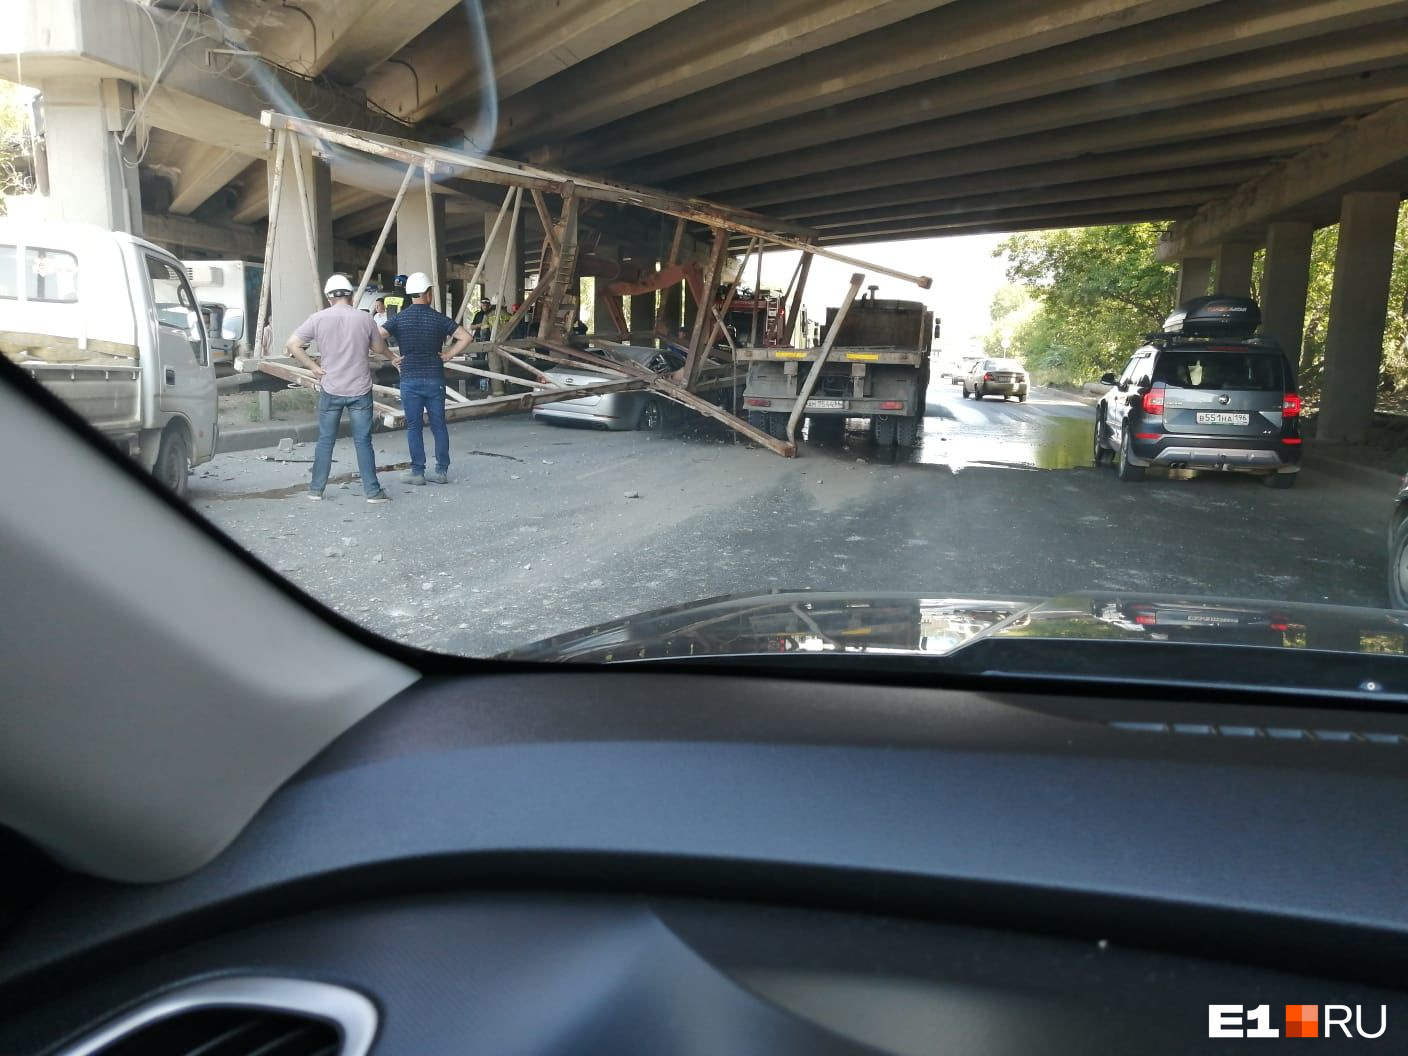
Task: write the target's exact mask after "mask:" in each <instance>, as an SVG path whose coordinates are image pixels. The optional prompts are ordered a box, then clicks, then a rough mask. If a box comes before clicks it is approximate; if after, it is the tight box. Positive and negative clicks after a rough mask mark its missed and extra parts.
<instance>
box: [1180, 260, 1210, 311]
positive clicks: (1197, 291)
mask: <svg viewBox="0 0 1408 1056" xmlns="http://www.w3.org/2000/svg"><path fill="white" fill-rule="evenodd" d="M1211 282H1212V258H1211V257H1184V258H1183V259H1182V260H1180V261H1179V262H1178V303H1179V304H1183V303H1184V302H1185V301H1191V300H1192V299H1193V298H1194V297H1206V296H1207V295H1208V286H1209V285H1210V284H1211Z"/></svg>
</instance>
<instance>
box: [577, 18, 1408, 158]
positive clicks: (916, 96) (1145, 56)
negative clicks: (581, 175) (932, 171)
mask: <svg viewBox="0 0 1408 1056" xmlns="http://www.w3.org/2000/svg"><path fill="white" fill-rule="evenodd" d="M1405 12H1408V5H1405V4H1403V3H1402V0H1350V2H1349V3H1342V2H1339V0H1315V2H1313V3H1297V4H1288V3H1285V2H1284V0H1252V2H1251V3H1239V4H1234V5H1219V6H1214V7H1212V8H1208V9H1206V10H1204V11H1200V12H1198V14H1197V15H1196V17H1190V18H1183V19H1163V20H1160V21H1157V22H1153V23H1144V24H1140V25H1136V26H1133V27H1131V28H1128V29H1122V30H1118V31H1115V32H1112V33H1107V34H1101V35H1098V36H1094V37H1091V38H1089V39H1084V40H1080V41H1077V42H1075V43H1073V44H1070V45H1067V46H1065V47H1061V48H1055V49H1048V50H1046V51H1043V52H1039V53H1037V54H1034V55H1029V56H1026V57H1024V58H1022V59H1019V60H1015V61H1008V62H1003V63H1000V64H998V65H996V66H988V67H983V68H979V69H974V70H969V71H967V72H964V73H959V74H956V75H953V76H946V77H939V78H936V79H934V80H928V81H925V82H923V83H921V84H916V85H912V86H910V87H907V88H902V89H899V90H896V91H893V92H890V93H888V94H887V95H886V96H885V99H884V105H883V106H877V105H875V100H874V99H873V97H872V98H864V99H858V100H856V101H853V102H850V103H845V104H843V105H840V106H833V107H830V108H828V109H827V111H826V128H827V133H828V136H829V137H831V138H836V139H839V138H842V137H852V136H859V135H869V134H872V133H876V132H884V131H887V130H890V129H895V128H900V127H903V126H905V125H907V124H911V123H914V122H916V121H919V120H923V121H932V120H937V119H939V118H943V117H952V116H956V115H959V114H963V113H966V112H968V111H971V110H973V109H974V108H975V102H976V101H979V100H980V101H981V102H980V103H978V104H977V105H980V106H981V108H982V109H984V110H988V109H990V108H992V107H996V106H1002V105H1005V104H1008V103H1014V102H1020V101H1023V100H1031V99H1037V98H1041V97H1044V96H1050V95H1056V94H1058V93H1061V92H1067V91H1071V90H1074V89H1079V88H1093V87H1094V86H1096V85H1110V84H1114V83H1116V82H1118V83H1119V86H1120V90H1121V92H1123V91H1124V87H1125V85H1126V84H1127V83H1128V82H1129V81H1131V80H1132V79H1134V78H1137V77H1142V76H1145V75H1148V74H1151V73H1158V72H1161V71H1167V70H1172V69H1174V68H1176V67H1184V66H1189V65H1192V64H1194V63H1199V62H1208V61H1211V60H1214V59H1221V58H1227V57H1229V56H1233V55H1236V56H1237V61H1238V62H1243V61H1248V60H1253V61H1255V60H1257V59H1259V58H1260V56H1255V55H1247V54H1245V53H1247V52H1253V51H1255V50H1256V49H1261V48H1271V47H1275V48H1278V49H1285V48H1288V47H1291V48H1293V49H1298V54H1299V55H1300V56H1301V59H1302V62H1301V68H1302V69H1303V70H1305V71H1306V72H1308V73H1314V74H1316V75H1318V76H1324V75H1325V74H1324V73H1320V72H1319V66H1318V62H1317V60H1316V58H1315V56H1316V55H1319V54H1322V53H1327V52H1329V51H1330V50H1331V49H1332V47H1333V45H1332V43H1331V42H1332V41H1333V40H1334V39H1335V38H1334V37H1333V36H1331V35H1332V34H1333V33H1335V32H1337V31H1338V32H1340V33H1341V36H1342V39H1343V42H1345V43H1347V44H1348V45H1349V46H1350V49H1351V50H1353V49H1354V47H1355V45H1357V44H1360V43H1362V42H1363V38H1362V36H1359V35H1358V34H1357V30H1358V29H1359V28H1360V27H1362V26H1363V25H1364V24H1365V23H1368V22H1372V21H1373V20H1375V19H1383V18H1384V17H1385V16H1386V15H1392V14H1404V13H1405ZM1346 31H1356V32H1355V35H1353V36H1350V35H1349V33H1347V32H1346ZM1307 38H1311V39H1307ZM1264 54H1268V55H1269V54H1271V53H1264ZM1207 73H1208V69H1207V68H1202V69H1200V70H1198V71H1194V72H1192V74H1191V77H1192V78H1193V79H1197V78H1198V77H1200V76H1201V77H1206V76H1207ZM1273 86H1274V84H1272V83H1267V84H1266V87H1273ZM702 102H703V101H702V100H701V103H702ZM709 105H712V100H711V101H710V102H709ZM768 105H769V103H768V101H766V99H765V101H764V102H763V103H762V104H761V108H765V107H766V106H768ZM759 110H760V107H758V106H755V107H752V108H750V109H749V111H748V114H749V115H750V117H749V120H750V121H752V120H754V119H756V117H757V115H758V113H759ZM653 123H654V122H653V119H652V118H651V115H650V114H649V113H647V114H644V115H641V117H640V118H638V119H633V120H632V121H631V122H630V124H631V126H632V127H633V128H634V130H635V132H636V134H637V136H639V135H640V133H642V132H643V131H644V129H646V128H649V127H651V126H652V125H653ZM623 131H624V130H623ZM660 132H661V134H660V137H659V138H658V143H659V145H658V146H654V147H652V148H648V149H651V150H652V151H656V150H659V149H661V147H664V146H673V145H676V144H678V145H681V146H687V149H684V150H681V151H679V152H677V153H675V154H672V155H669V156H666V157H664V158H661V159H658V160H657V161H656V162H654V163H650V162H647V163H646V165H645V167H644V168H643V169H642V170H641V171H640V175H639V178H640V179H642V180H646V181H647V182H661V181H663V180H668V179H672V178H675V177H677V176H680V175H683V174H684V173H686V172H689V171H699V170H701V169H707V168H716V167H719V166H722V165H730V164H738V163H741V162H743V161H747V160H750V159H753V158H760V157H767V156H769V155H773V154H780V153H784V152H786V151H790V150H801V149H803V148H805V147H807V146H810V145H812V144H813V143H815V130H814V129H813V127H812V125H811V123H810V122H808V121H798V120H784V121H770V122H768V123H766V124H763V125H759V126H758V127H755V128H750V129H748V130H746V131H742V132H740V131H738V130H736V129H729V130H727V131H726V132H724V133H723V134H721V135H719V136H718V137H717V138H713V139H708V140H699V139H694V140H689V139H679V140H672V138H671V137H673V136H675V132H674V131H673V130H670V129H662V130H660ZM603 138H605V139H606V140H607V143H608V144H609V145H608V147H607V150H606V153H605V155H601V154H600V153H586V154H584V155H583V157H584V158H590V159H591V160H592V161H593V162H594V163H597V164H603V165H604V164H610V163H611V162H612V161H613V160H614V158H613V155H614V154H615V153H616V152H618V151H620V150H622V149H625V146H626V144H627V143H628V142H630V140H628V139H625V138H624V137H623V138H617V137H615V136H610V135H608V136H605V137H603Z"/></svg>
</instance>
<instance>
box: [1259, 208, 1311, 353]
mask: <svg viewBox="0 0 1408 1056" xmlns="http://www.w3.org/2000/svg"><path fill="white" fill-rule="evenodd" d="M1314 236H1315V229H1314V227H1312V226H1311V225H1310V224H1302V223H1297V222H1295V221H1280V222H1278V223H1274V224H1271V225H1270V226H1268V227H1267V229H1266V263H1265V265H1264V267H1263V268H1262V275H1261V326H1262V330H1263V331H1265V332H1266V333H1268V334H1270V335H1271V336H1272V337H1274V338H1276V340H1277V341H1279V342H1280V344H1281V349H1282V351H1284V352H1285V353H1286V357H1287V358H1288V359H1289V360H1290V361H1291V363H1292V365H1295V364H1298V363H1300V350H1301V343H1302V340H1303V339H1304V336H1305V299H1306V291H1307V287H1308V286H1309V282H1310V249H1311V243H1312V241H1313V240H1314Z"/></svg>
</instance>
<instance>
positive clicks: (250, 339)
mask: <svg viewBox="0 0 1408 1056" xmlns="http://www.w3.org/2000/svg"><path fill="white" fill-rule="evenodd" d="M181 263H182V264H183V265H184V266H185V269H186V278H188V279H190V281H191V288H192V289H194V290H195V291H196V301H197V303H198V304H199V305H200V313H201V318H202V320H203V321H204V323H205V332H206V334H207V335H208V336H209V340H210V358H211V359H213V360H214V361H215V362H216V363H217V364H219V363H228V364H230V365H231V366H233V365H234V362H235V360H236V359H239V358H241V357H249V356H251V355H255V354H257V353H256V352H255V349H254V325H255V322H254V320H255V316H256V315H257V314H258V311H259V283H260V281H261V279H262V278H263V275H264V266H263V265H262V264H250V263H247V262H245V261H243V260H185V261H182V262H181Z"/></svg>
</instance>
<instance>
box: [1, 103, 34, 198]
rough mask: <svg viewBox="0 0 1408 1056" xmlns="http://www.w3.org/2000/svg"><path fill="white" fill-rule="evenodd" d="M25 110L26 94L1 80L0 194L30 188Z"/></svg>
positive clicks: (27, 104)
mask: <svg viewBox="0 0 1408 1056" xmlns="http://www.w3.org/2000/svg"><path fill="white" fill-rule="evenodd" d="M28 107H29V92H28V91H26V90H25V89H24V88H21V87H20V86H19V85H17V84H12V83H10V82H9V81H0V195H6V194H21V193H23V192H25V191H27V190H29V189H30V186H29V178H28V175H27V173H28V171H29V166H28V163H27V156H28V154H29V151H30V144H29V111H28ZM4 211H5V202H4V199H3V198H0V214H3V213H4Z"/></svg>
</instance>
